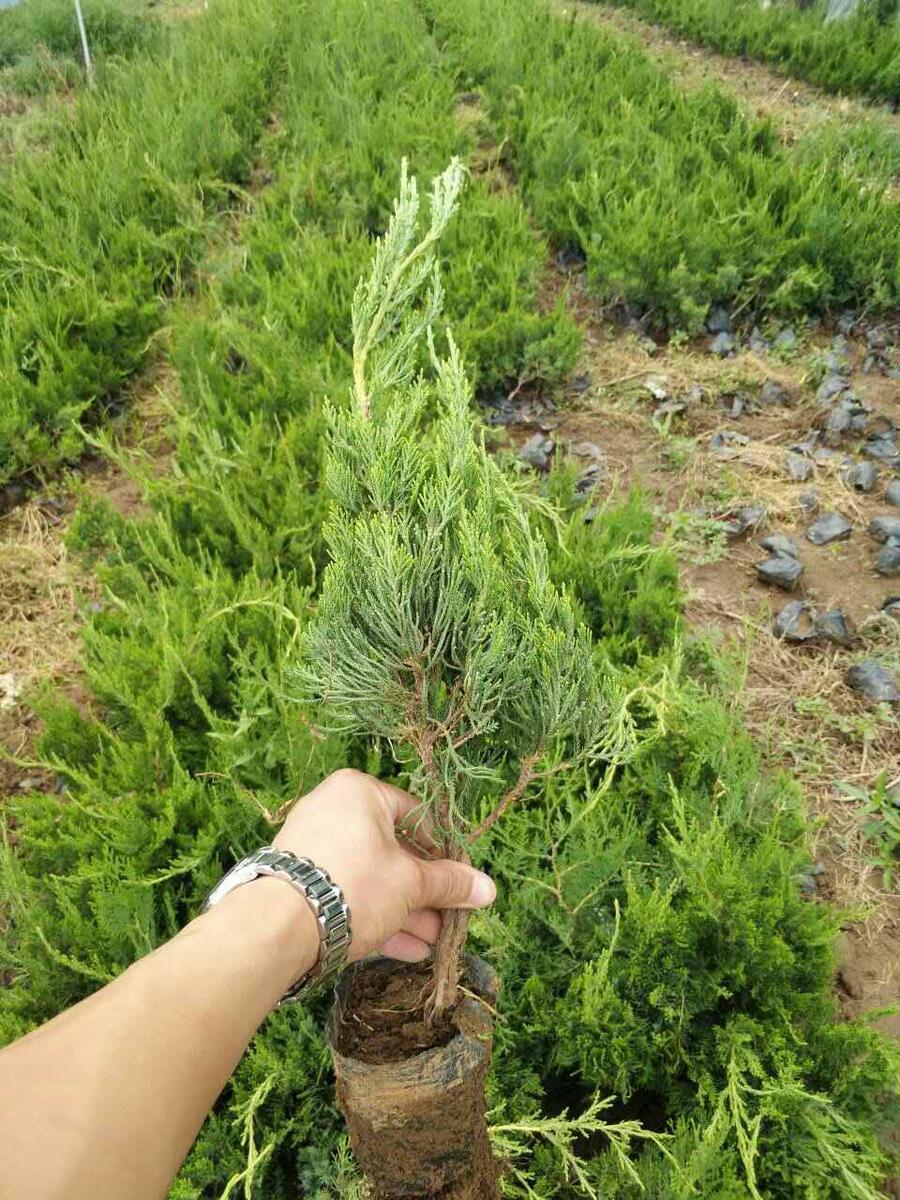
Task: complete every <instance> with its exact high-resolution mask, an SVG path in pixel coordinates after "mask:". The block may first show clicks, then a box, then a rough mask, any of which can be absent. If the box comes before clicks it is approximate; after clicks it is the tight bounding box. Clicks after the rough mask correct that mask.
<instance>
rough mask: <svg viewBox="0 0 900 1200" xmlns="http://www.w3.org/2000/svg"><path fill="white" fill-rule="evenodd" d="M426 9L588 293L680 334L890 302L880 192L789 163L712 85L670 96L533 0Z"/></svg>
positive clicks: (623, 50)
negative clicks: (731, 319)
mask: <svg viewBox="0 0 900 1200" xmlns="http://www.w3.org/2000/svg"><path fill="white" fill-rule="evenodd" d="M429 11H430V13H431V15H432V18H433V21H434V26H435V32H436V34H437V36H438V37H439V38H440V40H441V42H442V44H443V45H444V46H445V48H446V50H447V52H448V53H449V54H451V55H453V56H454V57H455V58H456V61H457V62H458V63H459V67H460V71H462V72H464V77H465V79H466V81H467V83H468V85H469V86H471V87H475V88H479V89H481V90H482V91H483V92H484V94H485V97H486V99H487V101H488V106H489V111H490V115H491V119H492V120H493V123H494V126H495V129H496V133H497V138H498V141H501V142H502V143H503V145H504V147H505V153H506V155H507V159H508V162H509V165H510V167H511V168H512V169H513V171H514V172H515V174H516V176H517V178H518V182H519V186H520V189H521V192H522V195H523V196H524V198H525V199H526V201H527V203H528V205H529V207H530V209H531V210H532V212H533V213H534V215H535V217H536V219H537V221H538V222H539V224H540V225H541V227H542V228H543V229H544V230H545V231H546V232H547V233H548V234H550V235H551V237H552V238H553V239H554V240H555V241H556V243H557V244H558V245H561V246H563V247H571V246H577V247H578V248H579V249H580V250H581V251H582V252H583V254H584V255H585V257H586V259H587V272H588V279H589V281H590V283H591V284H592V286H593V288H594V290H595V291H596V292H597V294H598V295H599V296H600V297H601V299H603V300H604V301H609V300H627V301H631V302H632V303H636V304H638V305H640V306H642V307H643V308H644V309H645V310H647V312H648V314H649V315H651V316H652V317H653V318H654V319H655V320H657V321H658V322H661V323H668V324H672V325H676V326H682V327H684V328H686V329H688V330H690V331H696V330H697V329H699V328H700V326H701V325H702V322H703V319H704V317H705V315H706V313H707V311H708V308H709V305H710V304H711V303H713V302H717V301H722V302H728V303H733V304H734V305H735V306H736V307H738V308H740V309H741V311H742V312H743V313H744V314H745V316H748V317H749V316H752V315H754V314H758V313H759V312H761V311H763V310H766V309H771V310H774V311H776V312H780V313H782V314H795V315H796V314H799V313H803V312H806V311H814V310H821V309H827V308H829V307H831V306H833V305H839V304H845V303H854V304H858V305H866V306H867V307H871V308H872V309H877V308H882V309H890V308H892V307H896V305H897V303H898V299H900V274H898V267H897V264H898V262H900V220H898V219H897V217H898V211H900V206H898V203H897V201H896V199H893V200H891V199H889V198H888V197H887V196H886V195H885V194H884V191H883V189H880V188H873V187H870V186H866V185H865V183H864V182H863V183H860V181H859V180H858V179H856V178H853V177H848V176H847V175H846V174H844V173H843V172H842V171H841V170H838V169H837V165H836V164H835V163H834V161H833V159H832V158H829V160H828V161H827V162H826V163H825V164H823V163H822V162H816V161H813V160H812V159H811V157H809V156H802V155H797V156H794V155H792V154H791V153H790V152H789V151H787V150H786V149H784V148H783V147H782V146H781V145H780V144H779V141H778V139H777V137H776V136H775V133H774V131H773V129H772V128H771V127H770V126H769V125H767V124H766V123H760V122H754V121H751V120H748V119H747V118H746V117H745V116H744V115H743V114H742V112H741V110H740V108H739V107H738V105H737V104H736V103H735V102H734V101H733V100H731V99H729V98H728V97H726V96H725V95H724V94H723V93H722V92H719V91H717V90H715V89H713V88H711V87H710V88H707V89H705V90H704V91H702V92H697V93H685V92H684V91H682V90H681V89H680V88H679V86H678V84H677V82H676V81H673V80H671V79H670V78H669V77H668V75H667V74H666V72H665V70H664V69H662V68H660V67H659V66H658V65H657V64H656V63H655V62H654V61H653V60H652V59H651V58H650V57H649V55H648V54H647V53H646V52H645V51H644V50H643V49H641V48H639V47H638V45H637V43H636V42H634V41H633V40H631V39H628V38H623V37H621V36H618V35H614V34H612V33H607V32H604V31H602V30H601V29H599V28H598V27H596V26H595V25H594V24H592V23H591V22H586V21H582V22H577V23H572V22H565V21H563V20H561V19H560V18H559V17H558V16H556V15H554V14H553V13H551V12H550V11H549V9H548V8H547V6H546V4H545V3H544V2H543V0H525V3H517V2H514V0H499V3H490V4H489V3H487V0H461V2H460V3H458V4H455V5H453V7H452V8H447V7H446V6H439V5H430V8H429ZM871 153H872V154H876V153H880V151H875V150H873V151H872V152H871ZM832 168H833V170H832ZM823 171H827V172H828V175H829V185H828V187H827V188H823V187H822V177H823Z"/></svg>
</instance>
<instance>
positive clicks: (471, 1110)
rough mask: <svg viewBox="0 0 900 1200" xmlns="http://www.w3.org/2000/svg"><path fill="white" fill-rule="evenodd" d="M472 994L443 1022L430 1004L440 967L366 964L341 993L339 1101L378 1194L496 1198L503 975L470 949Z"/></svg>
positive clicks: (468, 987)
mask: <svg viewBox="0 0 900 1200" xmlns="http://www.w3.org/2000/svg"><path fill="white" fill-rule="evenodd" d="M462 962H463V967H464V971H463V986H464V988H465V991H464V992H463V995H462V999H461V1001H460V1003H459V1005H458V1006H457V1008H456V1010H455V1012H454V1013H453V1014H452V1016H451V1017H450V1018H448V1020H447V1022H446V1023H445V1024H444V1025H443V1026H435V1027H433V1026H428V1025H427V1024H426V1023H425V1021H424V1016H423V1005H424V1001H425V999H426V997H427V995H428V991H429V982H430V975H431V972H430V969H429V968H428V967H425V968H422V967H411V966H409V965H407V964H403V963H396V962H393V961H391V960H388V959H374V960H369V961H368V962H364V963H358V964H357V965H356V966H355V967H353V968H352V969H351V970H350V971H348V972H347V973H346V974H345V975H344V977H343V979H342V980H341V982H340V984H339V985H338V988H337V990H336V993H335V1005H334V1009H333V1011H332V1017H331V1026H330V1030H329V1039H330V1042H331V1054H332V1058H333V1061H334V1070H335V1076H336V1080H337V1100H338V1105H339V1106H340V1109H341V1112H342V1113H343V1114H344V1117H345V1119H346V1122H347V1126H348V1128H349V1130H350V1142H351V1145H352V1147H353V1151H354V1154H355V1155H356V1158H357V1161H358V1162H359V1164H360V1166H361V1167H362V1169H363V1171H364V1172H365V1175H366V1178H367V1179H368V1181H369V1184H370V1187H371V1189H372V1195H373V1197H375V1198H376V1200H394V1198H399V1197H404V1198H405V1200H429V1198H431V1197H440V1198H441V1200H495V1198H496V1197H497V1196H498V1195H499V1192H498V1180H499V1177H500V1173H501V1166H500V1163H499V1162H498V1161H497V1160H496V1159H495V1158H494V1155H493V1152H492V1151H491V1146H490V1141H489V1139H488V1133H487V1124H486V1121H485V1111H484V1084H485V1076H486V1075H487V1072H488V1068H489V1066H490V1060H491V1038H492V1032H493V1011H492V1010H493V1005H494V1003H495V1001H496V998H497V990H498V981H497V976H496V975H495V973H494V972H493V970H492V969H491V968H490V967H489V966H488V964H487V963H485V962H483V961H482V960H480V959H477V958H472V957H470V956H465V957H464V958H463V960H462Z"/></svg>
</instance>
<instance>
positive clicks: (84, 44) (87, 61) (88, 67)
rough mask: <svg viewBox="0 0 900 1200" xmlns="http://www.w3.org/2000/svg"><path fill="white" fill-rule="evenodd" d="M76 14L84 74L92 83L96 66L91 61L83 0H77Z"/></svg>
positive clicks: (89, 82)
mask: <svg viewBox="0 0 900 1200" xmlns="http://www.w3.org/2000/svg"><path fill="white" fill-rule="evenodd" d="M75 15H76V17H77V18H78V32H79V33H80V34H81V49H82V52H83V53H84V74H85V77H86V78H87V81H88V84H89V85H90V84H92V83H93V82H94V67H93V64H92V63H91V52H90V50H89V49H88V40H87V30H86V29H85V27H84V16H83V15H82V12H81V0H75Z"/></svg>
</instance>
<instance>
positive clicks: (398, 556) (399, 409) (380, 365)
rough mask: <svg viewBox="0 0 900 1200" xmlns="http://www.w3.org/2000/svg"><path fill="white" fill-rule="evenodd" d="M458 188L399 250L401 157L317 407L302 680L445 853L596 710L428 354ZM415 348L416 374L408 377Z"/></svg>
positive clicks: (586, 641)
mask: <svg viewBox="0 0 900 1200" xmlns="http://www.w3.org/2000/svg"><path fill="white" fill-rule="evenodd" d="M461 184H462V170H461V167H460V165H459V163H458V162H457V161H454V162H453V163H451V165H450V167H449V168H448V169H447V170H446V171H445V172H444V174H443V175H441V176H439V177H438V178H437V179H436V180H435V182H434V186H433V191H432V196H431V223H430V227H429V229H428V231H427V232H426V233H425V235H424V236H423V237H422V238H421V240H419V241H416V237H417V226H418V216H419V199H418V193H417V189H416V184H415V180H414V179H411V178H409V177H408V176H407V173H406V168H405V165H404V167H403V171H402V174H401V181H400V196H399V199H398V201H397V202H396V205H395V208H394V213H393V217H392V219H391V221H390V224H389V226H388V229H387V232H386V233H385V235H384V237H383V238H382V239H381V242H380V243H379V246H378V249H377V251H376V253H375V256H374V260H373V264H372V269H371V272H370V274H369V276H368V278H367V279H365V280H364V281H363V282H361V283H360V285H359V286H358V288H357V290H356V294H355V296H354V302H353V334H354V349H353V380H354V384H353V390H354V397H353V399H354V403H353V406H352V407H351V408H350V409H343V408H337V407H335V406H331V407H329V408H328V410H327V419H328V424H329V431H330V441H329V450H328V457H327V464H326V477H327V485H328V490H329V492H330V495H331V497H332V499H333V501H334V504H335V508H334V512H333V515H332V517H331V520H330V523H329V525H328V529H327V532H326V541H327V546H328V549H329V552H330V557H331V561H330V564H329V566H328V567H327V569H326V572H325V576H324V579H323V585H322V594H321V599H320V602H319V606H318V610H317V613H316V615H315V617H314V619H313V620H312V622H311V624H310V626H309V628H308V630H307V633H306V638H305V655H304V666H303V667H302V669H301V674H302V677H303V679H304V681H305V684H306V689H307V692H308V694H311V695H312V697H313V698H314V699H315V700H316V701H318V702H319V703H320V704H321V705H322V706H323V707H324V709H325V710H326V711H327V712H328V713H329V714H330V720H331V721H332V722H333V723H334V724H335V725H336V726H337V727H338V728H340V729H342V730H343V731H345V732H347V733H352V734H356V735H364V736H369V737H374V738H377V739H379V740H380V741H383V742H385V743H387V744H389V745H390V746H391V747H392V749H393V752H394V754H395V755H396V757H397V758H398V760H399V761H400V762H401V763H402V764H403V766H404V768H405V769H406V770H407V771H408V772H409V774H410V786H411V787H412V789H413V790H414V791H415V792H416V793H417V794H418V795H419V796H421V798H422V813H421V816H422V818H423V819H424V818H425V817H426V816H427V817H428V818H429V819H430V821H431V822H432V823H433V824H434V826H435V829H436V831H437V835H438V838H439V840H441V841H442V842H443V845H444V849H445V851H446V853H448V854H450V855H452V856H453V857H455V858H457V859H459V858H462V857H463V855H464V850H463V838H464V835H466V834H468V837H469V839H472V838H474V837H476V836H478V835H479V834H480V833H481V832H483V831H484V830H486V829H487V828H489V827H490V826H491V825H492V824H493V823H494V821H495V820H496V819H497V818H498V817H499V816H500V815H501V814H502V813H503V811H505V809H506V808H507V807H508V806H509V805H510V804H511V803H512V802H513V801H514V800H516V799H518V798H519V797H520V796H521V795H522V794H523V792H524V791H525V790H526V788H527V787H528V786H529V784H530V783H531V782H532V781H533V780H534V779H535V778H536V777H537V776H538V775H539V774H540V773H541V770H550V771H554V770H558V769H561V767H562V766H564V765H567V764H568V763H570V762H571V761H572V760H573V759H575V758H577V757H579V756H582V755H584V754H585V753H586V751H587V750H588V749H589V748H590V747H591V746H592V745H593V744H594V742H595V741H596V739H597V737H598V734H599V731H600V721H601V714H602V711H603V706H602V703H601V695H600V693H601V686H600V680H599V677H598V674H597V672H596V669H595V667H594V665H593V662H592V654H591V639H590V634H589V632H588V630H587V628H586V627H585V626H584V625H582V624H581V623H580V622H579V621H578V619H577V618H576V616H575V612H574V609H573V607H572V603H571V601H570V599H569V597H568V596H567V595H566V594H565V593H564V592H562V591H561V590H560V589H559V588H558V587H557V586H556V585H555V584H554V583H553V582H552V581H551V579H550V575H549V570H548V558H547V550H546V546H545V545H544V543H543V542H542V540H541V538H540V536H539V535H536V534H535V533H534V532H533V530H532V528H531V524H530V522H529V518H528V514H527V511H526V509H525V507H524V505H523V503H522V500H521V499H520V497H519V495H518V493H517V491H516V489H515V487H514V486H513V485H512V483H511V482H510V481H509V479H507V478H506V477H505V476H504V474H503V472H502V471H501V470H500V468H499V467H498V466H497V465H496V463H495V462H494V461H493V460H492V459H491V457H490V456H489V454H488V453H487V451H486V449H485V447H484V445H483V442H482V440H481V439H480V438H479V437H478V435H477V433H476V430H475V425H474V421H473V417H472V412H471V409H470V402H471V398H472V395H471V387H470V384H469V382H468V379H467V377H466V374H465V371H464V369H463V365H462V361H461V358H460V355H459V353H458V351H457V349H456V346H455V343H454V342H453V339H452V337H451V336H450V335H449V333H448V343H449V352H448V356H447V357H446V358H445V359H443V360H441V359H439V358H438V357H437V355H436V352H435V349H434V343H433V340H432V337H431V328H432V325H433V322H434V321H435V320H436V318H437V317H438V315H439V313H440V309H441V302H442V292H441V285H440V279H439V276H438V270H437V263H436V259H435V254H434V247H435V245H436V244H437V242H438V240H439V238H440V236H441V234H442V233H443V231H444V230H445V228H446V227H447V224H448V222H449V221H450V218H451V216H452V214H453V212H454V210H455V208H456V203H457V197H458V195H459V191H460V188H461ZM423 341H427V344H428V347H429V350H430V355H431V365H432V368H433V377H430V378H426V377H425V376H424V375H423V374H422V373H420V372H417V365H418V362H419V359H418V352H419V350H420V348H421V346H422V344H423ZM431 413H433V420H432V421H431V423H430V425H429V427H428V430H427V435H426V434H424V433H423V424H424V421H425V418H426V415H429V414H431ZM485 809H486V810H487V811H486V812H483V811H482V810H485ZM479 817H481V820H480V823H477V822H478V818H479ZM454 926H456V928H454ZM445 934H446V938H445V937H444V935H443V934H442V941H441V944H440V945H439V947H438V964H437V967H436V981H437V982H436V1000H435V1005H436V1007H437V1008H438V1010H440V1009H443V1008H444V1007H445V1006H446V1005H445V999H446V1000H447V1002H448V1003H449V1002H450V1001H451V999H452V996H453V994H454V989H455V982H456V981H455V969H456V968H455V955H456V954H458V950H459V946H460V945H461V943H462V940H463V938H464V936H465V925H464V922H463V921H462V920H461V918H460V919H451V920H448V921H445ZM445 970H446V972H447V978H448V979H449V983H446V982H445V980H444V975H445Z"/></svg>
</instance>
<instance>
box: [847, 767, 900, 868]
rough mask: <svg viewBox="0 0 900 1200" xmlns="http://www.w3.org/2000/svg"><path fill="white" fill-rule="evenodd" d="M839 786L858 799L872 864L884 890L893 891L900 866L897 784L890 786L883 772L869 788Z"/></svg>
mask: <svg viewBox="0 0 900 1200" xmlns="http://www.w3.org/2000/svg"><path fill="white" fill-rule="evenodd" d="M839 787H840V790H841V792H842V793H843V794H844V795H845V796H848V797H849V798H850V799H851V800H858V801H860V802H861V804H862V808H861V810H860V820H861V822H862V833H863V837H864V838H865V839H866V841H867V842H869V843H870V848H871V851H872V858H871V860H870V861H871V864H872V866H873V867H878V868H879V869H880V871H881V878H882V882H883V884H884V887H885V890H886V891H893V889H894V883H895V881H896V880H897V877H898V876H897V872H898V869H900V803H898V800H900V795H898V790H897V786H896V783H895V784H894V786H893V787H890V786H889V781H888V778H887V776H886V775H882V776H880V778H879V779H878V780H876V782H875V786H874V787H873V788H872V790H871V791H869V790H868V789H866V788H860V787H855V786H854V785H853V784H849V783H842V784H840V785H839Z"/></svg>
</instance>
